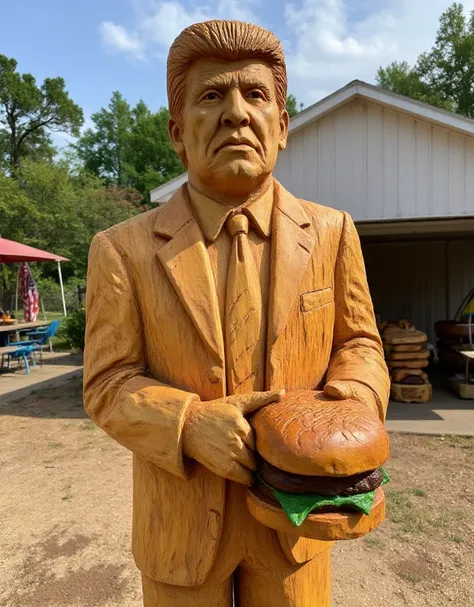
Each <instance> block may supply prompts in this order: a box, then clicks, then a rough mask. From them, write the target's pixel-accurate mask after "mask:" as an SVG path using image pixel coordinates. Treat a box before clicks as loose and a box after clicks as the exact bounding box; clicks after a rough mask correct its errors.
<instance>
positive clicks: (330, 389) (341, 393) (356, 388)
mask: <svg viewBox="0 0 474 607" xmlns="http://www.w3.org/2000/svg"><path fill="white" fill-rule="evenodd" d="M324 394H325V395H326V396H328V397H329V398H333V399H336V400H346V399H350V400H358V401H359V402H360V403H361V404H363V405H364V406H366V407H369V408H370V409H372V410H373V411H375V412H376V413H377V415H379V414H380V411H379V407H378V406H377V400H376V397H375V394H374V392H373V391H372V390H371V389H370V388H368V387H367V386H364V385H363V384H361V383H359V382H356V381H332V382H329V383H327V384H326V385H325V386H324Z"/></svg>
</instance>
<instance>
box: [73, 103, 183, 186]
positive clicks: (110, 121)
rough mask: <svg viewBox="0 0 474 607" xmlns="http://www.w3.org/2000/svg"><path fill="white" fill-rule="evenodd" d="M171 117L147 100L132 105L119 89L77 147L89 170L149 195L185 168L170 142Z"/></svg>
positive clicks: (93, 116)
mask: <svg viewBox="0 0 474 607" xmlns="http://www.w3.org/2000/svg"><path fill="white" fill-rule="evenodd" d="M168 119H169V112H168V110H167V109H165V108H161V109H160V110H158V112H152V111H150V110H149V108H148V107H147V105H146V104H145V103H144V102H143V101H139V102H138V103H137V105H136V106H135V107H134V108H131V107H130V105H129V104H128V103H127V101H126V100H125V99H124V98H123V97H122V95H121V94H120V93H119V92H117V91H115V92H114V93H113V95H112V99H111V101H110V103H109V106H108V108H102V109H101V110H99V111H98V112H96V113H95V114H93V115H92V121H93V123H94V128H92V129H88V130H87V131H86V132H85V133H84V134H83V136H82V137H81V138H80V139H79V142H78V144H77V145H76V150H77V152H78V155H79V157H80V158H81V159H82V160H83V162H84V166H85V167H86V168H87V169H88V170H89V171H91V172H92V173H94V174H95V175H97V176H98V177H101V178H103V179H105V180H107V182H108V183H114V184H116V185H127V186H130V187H133V188H135V189H137V190H138V191H140V192H141V193H142V194H143V196H144V197H146V198H148V193H149V190H150V189H152V188H154V187H156V186H157V185H160V184H161V183H164V182H165V181H168V180H169V179H171V178H172V177H175V176H176V175H179V174H180V173H181V172H182V171H183V166H182V164H181V162H180V160H179V158H178V156H177V155H176V153H175V152H174V150H173V148H172V146H171V143H170V141H169V137H168V126H167V125H168Z"/></svg>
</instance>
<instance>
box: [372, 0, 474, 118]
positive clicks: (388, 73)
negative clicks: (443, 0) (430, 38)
mask: <svg viewBox="0 0 474 607" xmlns="http://www.w3.org/2000/svg"><path fill="white" fill-rule="evenodd" d="M376 80H377V82H378V84H379V85H380V86H383V87H384V88H386V89H389V90H391V91H393V92H395V93H400V94H402V95H408V96H409V97H413V98H414V99H419V100H420V101H425V102H427V103H431V104H432V105H437V106H439V107H443V108H446V109H450V110H452V111H455V112H458V113H459V114H463V115H465V116H468V117H470V118H474V11H472V12H471V13H470V15H469V17H466V15H465V14H464V9H463V5H462V4H461V3H459V2H455V3H453V4H452V5H451V6H450V7H449V8H448V9H447V10H446V11H445V12H444V13H443V14H442V15H441V17H440V21H439V28H438V31H437V34H436V39H435V43H434V45H433V47H432V48H431V50H430V51H428V52H426V53H422V54H421V55H420V56H419V57H418V59H417V61H416V63H415V65H414V66H413V67H410V66H409V65H408V64H407V63H406V62H400V63H399V62H394V63H392V64H390V65H389V66H388V67H386V68H382V67H381V68H379V70H378V72H377V76H376Z"/></svg>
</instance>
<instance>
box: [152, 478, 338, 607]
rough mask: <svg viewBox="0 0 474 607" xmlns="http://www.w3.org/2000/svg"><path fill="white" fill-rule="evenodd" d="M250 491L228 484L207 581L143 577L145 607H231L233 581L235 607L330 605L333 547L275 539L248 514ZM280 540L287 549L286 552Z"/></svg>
mask: <svg viewBox="0 0 474 607" xmlns="http://www.w3.org/2000/svg"><path fill="white" fill-rule="evenodd" d="M246 493H247V489H246V487H244V486H243V485H238V484H237V483H229V484H228V487H227V492H226V507H225V519H224V525H223V531H222V535H221V539H220V543H219V547H218V551H217V555H216V559H215V562H214V564H213V567H212V569H211V571H210V572H209V575H208V577H207V579H206V581H205V582H204V583H203V584H200V585H199V586H192V587H183V586H172V585H169V584H163V583H160V582H157V581H156V580H153V579H151V578H149V577H148V576H143V578H142V579H143V588H144V599H145V607H157V606H158V607H164V606H166V607H172V606H174V605H176V606H177V607H188V606H189V607H191V606H192V607H196V606H197V607H199V606H202V607H212V606H215V607H224V606H226V605H227V606H229V607H231V605H232V602H231V594H232V592H231V587H232V582H234V585H235V586H234V587H235V594H236V605H237V606H240V605H245V606H248V607H261V606H262V605H278V606H281V607H290V606H292V605H300V604H303V605H319V604H322V605H325V606H326V605H328V606H329V598H330V550H329V549H330V547H331V546H332V543H331V542H322V541H315V540H308V539H305V538H299V539H298V540H296V541H295V539H294V537H293V536H292V535H290V536H288V537H289V539H288V540H287V539H286V537H287V535H286V534H282V535H281V536H280V535H279V534H278V535H277V533H276V532H275V531H274V530H273V529H271V528H270V527H267V526H266V525H262V524H260V523H259V522H258V521H257V520H256V519H255V518H253V517H252V516H251V515H250V514H249V512H248V509H247V506H246ZM279 537H280V538H281V537H284V538H285V539H284V543H283V545H284V546H285V547H288V549H289V550H285V549H283V550H282V546H281V545H280V543H279ZM302 546H306V547H309V548H310V551H309V552H304V551H303V549H302ZM293 554H296V556H295V557H294V556H293ZM288 555H290V557H291V558H288ZM301 565H304V566H303V567H302V566H301ZM302 592H304V593H303V594H302ZM318 601H324V602H322V603H318Z"/></svg>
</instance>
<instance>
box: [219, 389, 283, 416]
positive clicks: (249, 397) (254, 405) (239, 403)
mask: <svg viewBox="0 0 474 607" xmlns="http://www.w3.org/2000/svg"><path fill="white" fill-rule="evenodd" d="M284 395H285V390H270V391H269V392H249V393H248V394H234V395H233V396H228V397H227V398H226V401H227V402H228V403H229V404H231V405H233V406H234V407H236V408H237V409H238V410H239V411H240V412H241V413H242V415H247V414H248V413H252V412H253V411H256V410H257V409H260V408H261V407H264V406H265V405H269V404H270V403H277V402H279V401H280V400H281V399H282V398H283V396H284Z"/></svg>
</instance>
